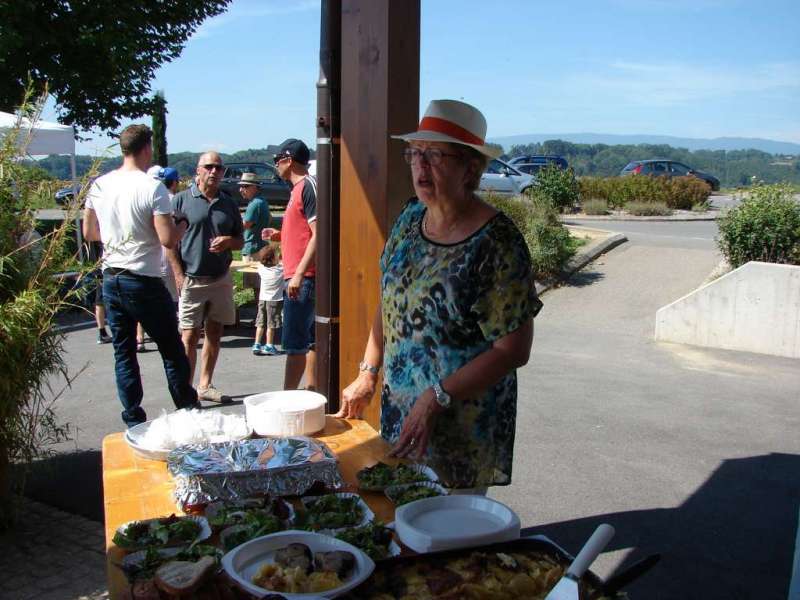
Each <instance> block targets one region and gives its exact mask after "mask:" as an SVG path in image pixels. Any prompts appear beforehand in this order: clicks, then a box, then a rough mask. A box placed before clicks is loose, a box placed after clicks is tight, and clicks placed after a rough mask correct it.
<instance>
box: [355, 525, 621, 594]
mask: <svg viewBox="0 0 800 600" xmlns="http://www.w3.org/2000/svg"><path fill="white" fill-rule="evenodd" d="M571 561H572V557H571V556H569V554H567V553H566V552H565V551H564V550H562V549H561V548H559V547H558V546H557V545H555V544H554V543H552V542H551V541H549V540H547V539H546V538H542V537H530V538H520V539H518V540H513V541H510V542H502V543H499V544H490V545H486V546H476V547H472V548H458V549H454V550H445V551H442V552H433V553H428V554H415V555H408V556H398V557H393V558H388V559H386V560H383V561H381V562H379V563H377V564H376V568H375V571H374V572H373V574H372V575H371V576H370V578H369V579H367V580H366V581H365V582H364V583H363V584H361V585H360V586H358V587H357V588H356V589H354V590H353V591H352V592H350V593H349V594H348V595H346V596H344V598H347V599H349V600H356V599H359V600H389V599H392V598H405V597H407V598H415V599H417V600H426V599H431V600H436V599H453V600H454V599H456V598H506V597H507V598H526V599H528V600H536V599H544V598H545V596H547V593H548V592H549V591H550V590H551V589H552V588H553V587H554V586H555V585H556V583H557V582H558V581H559V579H561V577H562V575H563V574H564V573H565V572H566V570H567V567H569V564H570V562H571ZM603 589H604V584H603V581H602V580H601V579H600V578H599V577H597V575H595V574H594V573H592V572H591V571H587V573H586V574H585V575H584V576H583V577H582V578H581V582H580V590H581V598H582V599H584V600H585V599H591V600H601V599H602V600H623V599H625V598H627V596H626V595H625V594H623V593H617V594H615V595H613V596H604V595H603Z"/></svg>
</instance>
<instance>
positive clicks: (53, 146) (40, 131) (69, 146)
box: [0, 112, 83, 258]
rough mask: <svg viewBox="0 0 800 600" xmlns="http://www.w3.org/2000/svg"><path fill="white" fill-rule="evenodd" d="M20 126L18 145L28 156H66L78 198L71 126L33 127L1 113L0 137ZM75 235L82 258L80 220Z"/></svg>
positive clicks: (38, 123)
mask: <svg viewBox="0 0 800 600" xmlns="http://www.w3.org/2000/svg"><path fill="white" fill-rule="evenodd" d="M18 124H19V135H18V140H17V144H18V146H19V147H20V148H22V149H24V151H25V153H26V154H28V155H30V156H42V155H49V154H69V157H70V173H71V174H72V194H73V196H72V197H73V198H77V197H78V178H77V176H76V172H75V130H74V129H73V128H72V126H71V125H62V124H61V123H52V122H48V121H36V122H35V123H34V124H33V125H32V124H31V121H30V120H29V119H27V118H22V119H20V118H19V117H18V116H17V115H14V114H11V113H6V112H0V137H3V138H4V137H5V136H6V135H8V134H9V133H10V132H12V131H14V129H15V128H16V127H17V125H18ZM75 229H76V232H77V236H78V253H79V256H80V257H81V258H82V257H83V238H82V236H81V228H80V219H79V218H78V219H76V220H75Z"/></svg>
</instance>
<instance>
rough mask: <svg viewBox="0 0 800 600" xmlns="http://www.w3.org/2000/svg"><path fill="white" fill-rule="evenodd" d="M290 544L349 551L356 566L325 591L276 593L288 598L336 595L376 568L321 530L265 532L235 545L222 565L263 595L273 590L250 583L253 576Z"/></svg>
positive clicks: (239, 581) (244, 586)
mask: <svg viewBox="0 0 800 600" xmlns="http://www.w3.org/2000/svg"><path fill="white" fill-rule="evenodd" d="M293 543H300V544H305V545H306V546H308V547H309V548H310V549H311V552H331V551H333V550H344V551H346V552H350V553H351V554H352V555H353V556H354V557H355V559H356V566H355V569H354V570H353V573H352V575H350V577H348V578H347V580H346V581H345V582H344V584H343V585H341V586H339V587H338V588H334V589H332V590H328V591H327V592H318V593H316V594H290V593H287V592H275V593H279V594H281V595H283V596H285V597H286V598H288V599H303V600H310V599H312V598H336V597H337V596H340V595H342V594H344V593H346V592H348V591H350V590H352V589H353V588H355V587H356V586H358V585H359V584H361V583H362V582H364V581H365V580H366V579H367V578H368V577H369V576H370V575H372V571H373V570H374V569H375V563H374V562H372V560H371V559H370V558H369V556H367V555H366V554H364V553H363V552H362V551H361V550H359V549H358V548H356V547H355V546H351V545H350V544H348V543H346V542H343V541H342V540H337V539H336V538H333V537H330V536H327V535H322V534H320V533H311V532H309V531H293V530H292V531H281V532H280V533H273V534H271V535H265V536H264V537H260V538H256V539H254V540H250V541H249V542H246V543H244V544H242V545H241V546H238V547H237V548H234V549H233V550H231V551H230V552H228V553H227V554H226V555H225V556H223V557H222V568H223V569H225V572H226V573H227V574H228V575H229V576H230V577H231V578H232V579H233V580H234V581H236V583H237V584H238V585H239V586H240V587H241V588H242V589H244V590H246V591H248V592H250V593H251V594H255V595H256V596H257V597H262V596H264V595H266V594H267V593H268V592H270V591H272V590H265V589H264V588H262V587H259V586H257V585H255V584H254V583H252V578H253V576H254V575H255V574H256V573H258V570H259V569H260V568H261V566H262V565H263V564H265V563H274V562H275V552H276V551H277V550H279V549H280V548H285V547H286V546H288V545H289V544H293Z"/></svg>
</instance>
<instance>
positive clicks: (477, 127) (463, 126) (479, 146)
mask: <svg viewBox="0 0 800 600" xmlns="http://www.w3.org/2000/svg"><path fill="white" fill-rule="evenodd" d="M392 137H393V138H395V139H398V140H405V141H407V142H410V141H412V140H418V141H423V142H450V143H451V144H463V145H464V146H469V147H470V148H475V150H477V151H478V152H480V153H481V154H485V155H486V156H488V157H490V158H497V157H498V156H500V154H502V150H500V149H498V148H492V147H489V146H487V145H486V119H485V118H484V117H483V114H481V111H479V110H478V109H477V108H475V107H474V106H472V105H471V104H467V103H466V102H459V101H458V100H431V103H430V104H428V108H427V109H426V110H425V116H424V117H422V120H421V121H420V122H419V127H418V128H417V131H413V132H411V133H406V134H404V135H393V136H392Z"/></svg>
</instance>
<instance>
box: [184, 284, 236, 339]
mask: <svg viewBox="0 0 800 600" xmlns="http://www.w3.org/2000/svg"><path fill="white" fill-rule="evenodd" d="M206 319H210V320H212V321H216V322H217V323H222V324H223V325H233V324H234V323H235V322H236V304H235V303H234V301H233V277H232V276H231V273H230V271H228V272H227V273H226V274H225V275H223V276H222V277H219V278H218V279H214V278H211V277H190V276H189V275H187V276H186V280H185V282H184V284H183V289H182V290H181V302H180V308H179V310H178V320H179V322H180V327H181V329H197V328H199V327H202V325H203V323H204V322H205V321H206Z"/></svg>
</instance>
